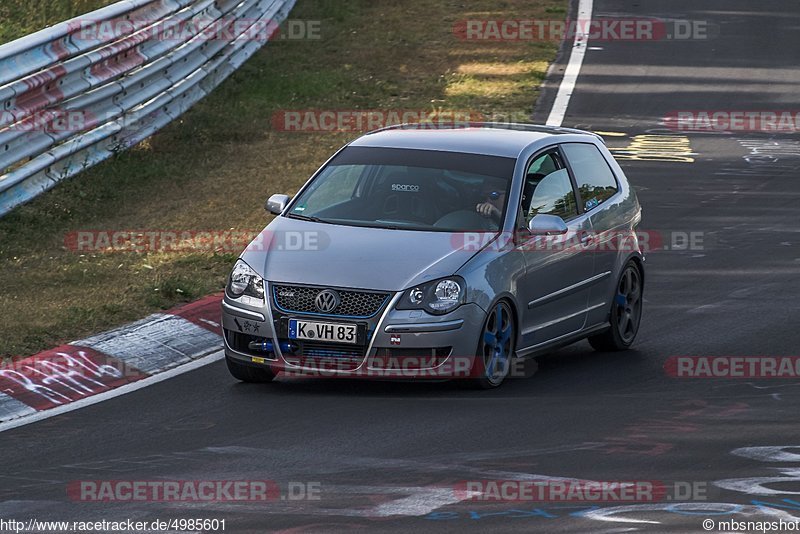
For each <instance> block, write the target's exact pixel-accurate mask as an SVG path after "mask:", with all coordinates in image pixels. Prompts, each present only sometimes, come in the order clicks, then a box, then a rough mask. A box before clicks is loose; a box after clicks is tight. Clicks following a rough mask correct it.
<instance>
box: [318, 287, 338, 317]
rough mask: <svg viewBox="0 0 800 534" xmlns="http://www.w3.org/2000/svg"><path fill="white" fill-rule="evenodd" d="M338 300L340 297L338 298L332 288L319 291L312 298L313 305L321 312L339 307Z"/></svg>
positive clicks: (328, 311)
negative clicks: (315, 296)
mask: <svg viewBox="0 0 800 534" xmlns="http://www.w3.org/2000/svg"><path fill="white" fill-rule="evenodd" d="M340 302H341V299H340V298H339V293H337V292H336V291H333V290H332V289H326V290H324V291H320V292H319V294H318V295H317V298H316V299H314V305H315V306H316V307H317V309H318V310H319V311H321V312H322V313H331V312H332V311H333V310H335V309H336V308H338V307H339V303H340Z"/></svg>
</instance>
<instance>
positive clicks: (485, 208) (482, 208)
mask: <svg viewBox="0 0 800 534" xmlns="http://www.w3.org/2000/svg"><path fill="white" fill-rule="evenodd" d="M475 210H476V211H477V212H478V213H480V214H481V215H483V216H484V217H494V218H496V219H499V218H500V215H501V213H500V210H499V209H497V208H496V207H494V206H493V205H492V204H491V203H490V202H484V203H482V204H478V205H477V206H475Z"/></svg>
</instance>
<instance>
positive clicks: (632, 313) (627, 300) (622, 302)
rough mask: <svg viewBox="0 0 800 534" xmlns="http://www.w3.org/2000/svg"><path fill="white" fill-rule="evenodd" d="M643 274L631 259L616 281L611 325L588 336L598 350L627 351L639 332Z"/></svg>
mask: <svg viewBox="0 0 800 534" xmlns="http://www.w3.org/2000/svg"><path fill="white" fill-rule="evenodd" d="M643 290H644V287H643V283H642V273H641V271H639V267H637V265H636V263H634V262H633V261H630V262H628V264H627V265H626V266H625V268H624V269H623V270H622V274H621V275H620V278H619V281H618V283H617V291H616V293H615V294H614V301H613V302H612V303H611V315H610V320H611V328H609V329H608V330H606V331H605V332H603V333H602V334H598V335H596V336H592V337H590V338H589V343H590V344H591V345H592V347H594V348H595V349H596V350H599V351H603V352H613V351H620V350H627V349H629V348H630V346H631V345H632V344H633V341H634V340H635V339H636V335H637V334H638V333H639V324H640V323H641V320H642V293H643Z"/></svg>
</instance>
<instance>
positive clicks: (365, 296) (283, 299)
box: [272, 285, 389, 319]
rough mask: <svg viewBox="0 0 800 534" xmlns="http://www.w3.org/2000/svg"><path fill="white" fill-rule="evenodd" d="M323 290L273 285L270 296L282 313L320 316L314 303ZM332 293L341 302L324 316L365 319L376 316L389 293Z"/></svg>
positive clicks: (339, 291) (351, 291)
mask: <svg viewBox="0 0 800 534" xmlns="http://www.w3.org/2000/svg"><path fill="white" fill-rule="evenodd" d="M325 289H326V288H324V287H308V286H290V285H274V286H272V296H273V299H274V301H275V305H276V306H277V307H278V308H279V309H280V310H282V311H287V312H298V313H312V314H317V315H320V311H319V310H318V309H317V307H316V305H315V304H314V301H315V299H316V298H317V295H319V294H320V293H321V292H322V291H324V290H325ZM334 291H336V292H337V293H338V294H339V297H340V299H341V302H340V303H339V306H337V307H336V309H334V310H333V311H332V312H330V313H327V314H324V315H335V316H340V317H353V318H359V319H366V318H368V317H372V316H374V315H375V314H377V313H378V312H379V311H380V310H381V308H383V305H384V304H386V301H387V300H389V293H383V292H378V291H353V290H338V289H335V290H334Z"/></svg>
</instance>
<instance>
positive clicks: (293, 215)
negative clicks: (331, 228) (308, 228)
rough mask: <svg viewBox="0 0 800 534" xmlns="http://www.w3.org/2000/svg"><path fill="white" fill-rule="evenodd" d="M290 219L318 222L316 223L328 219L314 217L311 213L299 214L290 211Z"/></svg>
mask: <svg viewBox="0 0 800 534" xmlns="http://www.w3.org/2000/svg"><path fill="white" fill-rule="evenodd" d="M287 217H289V218H290V219H299V220H301V221H309V222H316V223H327V222H328V221H324V220H322V219H320V218H319V217H313V216H310V215H298V214H297V213H290V214H289V215H287Z"/></svg>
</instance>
